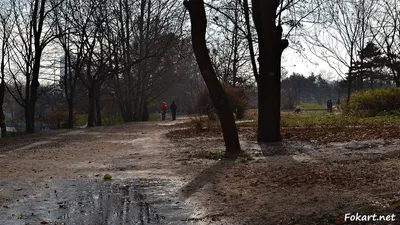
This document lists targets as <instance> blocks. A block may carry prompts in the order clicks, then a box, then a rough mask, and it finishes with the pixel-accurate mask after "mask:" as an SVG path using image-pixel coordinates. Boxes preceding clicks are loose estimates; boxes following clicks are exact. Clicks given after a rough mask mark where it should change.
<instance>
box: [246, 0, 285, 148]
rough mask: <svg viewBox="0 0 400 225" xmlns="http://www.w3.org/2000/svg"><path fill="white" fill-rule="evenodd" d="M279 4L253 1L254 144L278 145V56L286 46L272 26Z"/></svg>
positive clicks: (279, 135)
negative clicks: (256, 43)
mask: <svg viewBox="0 0 400 225" xmlns="http://www.w3.org/2000/svg"><path fill="white" fill-rule="evenodd" d="M279 2H280V0H270V1H262V0H253V1H252V6H253V20H254V24H255V26H256V30H257V34H258V39H259V51H260V56H259V64H260V65H259V67H260V69H259V76H258V80H257V88H258V134H257V141H258V142H277V141H281V140H282V137H281V133H280V121H281V56H282V52H283V50H284V49H285V48H286V47H287V46H288V41H287V40H282V27H281V26H280V25H276V21H275V19H276V10H277V8H278V6H279Z"/></svg>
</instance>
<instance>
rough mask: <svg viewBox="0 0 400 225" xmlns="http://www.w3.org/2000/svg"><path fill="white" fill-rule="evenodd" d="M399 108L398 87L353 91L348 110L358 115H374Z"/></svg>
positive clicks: (399, 95) (399, 96)
mask: <svg viewBox="0 0 400 225" xmlns="http://www.w3.org/2000/svg"><path fill="white" fill-rule="evenodd" d="M398 110H400V88H381V89H373V90H367V91H360V92H355V93H353V94H352V95H351V97H350V101H349V105H348V111H349V112H350V113H354V114H357V115H360V116H376V115H378V114H382V113H390V112H394V111H398Z"/></svg>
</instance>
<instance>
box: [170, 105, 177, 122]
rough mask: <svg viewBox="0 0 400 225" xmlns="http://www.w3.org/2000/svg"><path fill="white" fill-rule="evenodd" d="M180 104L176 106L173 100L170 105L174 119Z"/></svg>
mask: <svg viewBox="0 0 400 225" xmlns="http://www.w3.org/2000/svg"><path fill="white" fill-rule="evenodd" d="M177 108H178V106H176V104H175V102H174V101H172V104H171V105H170V106H169V109H171V112H172V120H176V109H177Z"/></svg>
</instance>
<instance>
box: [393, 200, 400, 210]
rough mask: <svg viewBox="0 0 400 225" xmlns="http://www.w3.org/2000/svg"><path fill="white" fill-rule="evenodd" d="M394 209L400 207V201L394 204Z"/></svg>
mask: <svg viewBox="0 0 400 225" xmlns="http://www.w3.org/2000/svg"><path fill="white" fill-rule="evenodd" d="M392 209H393V210H397V209H400V202H397V203H394V204H392Z"/></svg>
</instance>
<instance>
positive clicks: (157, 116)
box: [149, 113, 161, 121]
mask: <svg viewBox="0 0 400 225" xmlns="http://www.w3.org/2000/svg"><path fill="white" fill-rule="evenodd" d="M160 118H161V116H160V114H156V113H151V114H150V115H149V121H157V120H160Z"/></svg>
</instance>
